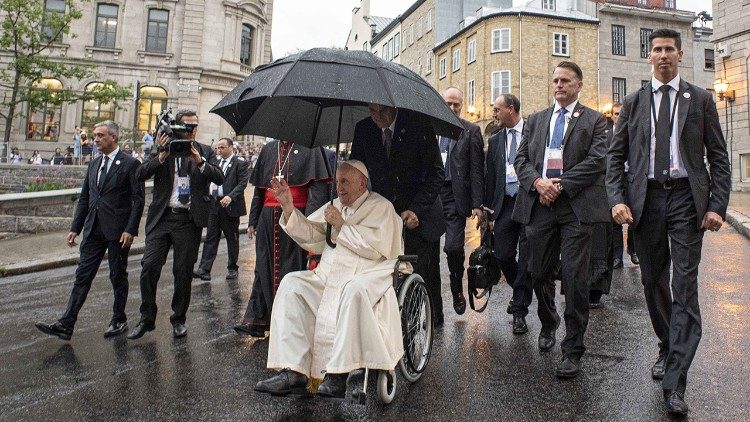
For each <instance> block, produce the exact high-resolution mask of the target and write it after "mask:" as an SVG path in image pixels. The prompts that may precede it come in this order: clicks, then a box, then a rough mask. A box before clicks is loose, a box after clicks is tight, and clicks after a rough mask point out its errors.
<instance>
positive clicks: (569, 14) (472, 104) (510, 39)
mask: <svg viewBox="0 0 750 422" xmlns="http://www.w3.org/2000/svg"><path fill="white" fill-rule="evenodd" d="M478 15H479V17H478V18H477V19H476V20H474V21H473V22H471V24H468V25H466V26H465V27H464V28H463V29H462V30H461V31H459V32H458V33H457V34H455V35H454V36H453V37H451V38H449V39H447V40H445V41H443V42H442V43H440V44H438V45H437V46H436V47H435V49H434V54H435V69H434V71H433V73H434V74H435V79H436V81H437V82H436V84H435V87H436V89H437V90H438V91H440V92H442V91H443V90H444V89H446V88H448V87H449V86H455V87H458V88H460V89H461V90H463V91H464V114H465V116H464V117H465V118H467V119H468V120H470V121H473V122H475V123H477V124H479V125H480V127H482V128H483V130H484V131H485V133H488V132H489V131H491V130H492V129H493V128H494V123H493V121H492V102H493V101H494V99H495V98H497V97H498V96H499V95H500V94H503V93H512V94H515V95H516V96H518V97H519V99H520V100H521V113H522V114H523V115H524V116H528V115H529V114H531V113H533V112H536V111H540V110H542V109H544V108H546V107H549V106H550V104H551V103H552V101H553V100H552V98H553V92H552V86H551V84H550V75H551V74H552V72H553V71H554V69H555V67H556V66H557V64H558V63H559V62H561V61H563V60H570V61H574V62H576V63H578V65H580V66H581V68H582V70H583V77H584V85H583V90H582V91H581V102H582V103H583V104H586V105H588V106H590V107H594V108H595V107H596V104H597V92H598V89H599V87H598V82H597V77H596V75H597V51H596V49H592V48H591V46H592V45H595V44H596V42H597V34H598V27H599V22H598V21H597V20H596V19H595V18H592V17H590V16H587V15H584V14H582V13H580V12H576V11H549V10H545V9H539V8H535V7H519V8H509V9H496V8H483V9H481V10H480V13H479V14H478Z"/></svg>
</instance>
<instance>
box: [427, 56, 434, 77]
mask: <svg viewBox="0 0 750 422" xmlns="http://www.w3.org/2000/svg"><path fill="white" fill-rule="evenodd" d="M434 61H435V55H434V54H432V53H427V72H426V74H428V75H429V74H430V73H432V65H433V62H434Z"/></svg>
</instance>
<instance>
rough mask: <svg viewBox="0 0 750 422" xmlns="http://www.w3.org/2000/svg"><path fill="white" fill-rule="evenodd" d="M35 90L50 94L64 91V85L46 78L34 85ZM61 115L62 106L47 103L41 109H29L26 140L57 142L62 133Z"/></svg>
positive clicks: (56, 80)
mask: <svg viewBox="0 0 750 422" xmlns="http://www.w3.org/2000/svg"><path fill="white" fill-rule="evenodd" d="M32 89H34V90H44V91H47V92H48V93H49V92H50V91H53V92H52V95H53V96H54V91H62V89H63V84H62V82H60V81H59V80H58V79H51V78H44V79H40V80H38V81H36V82H34V83H33V84H32ZM60 114H62V104H54V103H52V102H46V103H44V104H42V105H40V106H39V107H36V108H29V115H28V119H27V120H28V121H27V122H26V139H29V140H34V141H57V136H58V135H59V133H60Z"/></svg>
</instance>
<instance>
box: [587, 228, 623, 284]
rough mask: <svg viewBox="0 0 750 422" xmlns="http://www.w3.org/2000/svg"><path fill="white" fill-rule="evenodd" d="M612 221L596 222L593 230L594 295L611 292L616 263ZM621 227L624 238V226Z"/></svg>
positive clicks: (592, 267) (592, 281) (592, 268)
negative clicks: (613, 248) (613, 269)
mask: <svg viewBox="0 0 750 422" xmlns="http://www.w3.org/2000/svg"><path fill="white" fill-rule="evenodd" d="M612 227H613V226H612V223H610V222H606V223H594V224H593V225H592V231H591V286H590V287H591V293H592V296H594V297H601V295H602V294H609V289H610V286H611V285H612V268H613V263H614V258H613V250H612ZM615 227H619V229H620V232H619V236H620V240H622V227H621V226H615ZM615 235H617V233H615Z"/></svg>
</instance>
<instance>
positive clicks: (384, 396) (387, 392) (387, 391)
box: [378, 370, 396, 404]
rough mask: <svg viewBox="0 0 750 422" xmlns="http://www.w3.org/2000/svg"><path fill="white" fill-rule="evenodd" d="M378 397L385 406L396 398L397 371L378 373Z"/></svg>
mask: <svg viewBox="0 0 750 422" xmlns="http://www.w3.org/2000/svg"><path fill="white" fill-rule="evenodd" d="M378 397H379V398H380V401H381V402H383V404H389V403H390V402H392V401H393V398H394V397H396V371H394V370H390V371H378Z"/></svg>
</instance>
